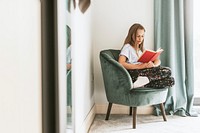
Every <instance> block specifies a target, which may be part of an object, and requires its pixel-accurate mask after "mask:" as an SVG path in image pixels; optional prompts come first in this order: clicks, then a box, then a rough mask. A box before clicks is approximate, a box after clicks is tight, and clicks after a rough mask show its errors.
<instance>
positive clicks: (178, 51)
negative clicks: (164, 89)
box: [154, 0, 196, 116]
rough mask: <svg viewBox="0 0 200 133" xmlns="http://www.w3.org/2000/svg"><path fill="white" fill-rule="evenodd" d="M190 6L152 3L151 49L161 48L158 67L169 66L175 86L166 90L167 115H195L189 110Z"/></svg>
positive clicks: (185, 1) (162, 0)
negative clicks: (152, 38) (152, 32)
mask: <svg viewBox="0 0 200 133" xmlns="http://www.w3.org/2000/svg"><path fill="white" fill-rule="evenodd" d="M191 7H192V1H189V0H154V28H155V29H154V32H155V33H154V36H155V38H154V41H155V49H157V48H159V47H161V48H163V49H164V52H163V53H162V55H161V56H160V59H161V62H162V65H163V66H168V67H170V68H171V69H172V76H173V77H174V78H175V85H174V86H173V87H172V88H169V91H168V97H167V100H166V103H165V109H166V112H167V114H176V115H181V116H196V113H195V112H194V111H193V109H192V107H193V98H194V97H193V96H194V83H193V81H194V80H193V79H194V73H193V58H192V57H193V34H192V33H193V26H192V23H193V22H192V13H191V10H190V9H192V8H191ZM189 19H190V20H189ZM188 20H189V21H188ZM156 112H157V113H158V108H157V110H156Z"/></svg>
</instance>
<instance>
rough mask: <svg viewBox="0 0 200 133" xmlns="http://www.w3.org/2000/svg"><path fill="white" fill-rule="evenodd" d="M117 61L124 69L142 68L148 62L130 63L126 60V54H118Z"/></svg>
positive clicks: (145, 66)
mask: <svg viewBox="0 0 200 133" xmlns="http://www.w3.org/2000/svg"><path fill="white" fill-rule="evenodd" d="M118 62H119V63H120V64H121V65H122V66H123V67H125V68H126V69H129V70H130V69H144V68H147V65H148V63H141V64H130V63H127V62H126V56H123V55H120V56H119V60H118Z"/></svg>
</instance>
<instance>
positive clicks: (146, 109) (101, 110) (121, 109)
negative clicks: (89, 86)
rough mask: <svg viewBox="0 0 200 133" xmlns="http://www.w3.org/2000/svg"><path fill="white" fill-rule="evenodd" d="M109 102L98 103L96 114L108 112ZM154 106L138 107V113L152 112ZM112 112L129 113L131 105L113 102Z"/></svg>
mask: <svg viewBox="0 0 200 133" xmlns="http://www.w3.org/2000/svg"><path fill="white" fill-rule="evenodd" d="M107 108H108V104H96V105H95V109H96V114H106V112H107ZM152 113H153V107H152V106H142V107H138V108H137V114H152ZM111 114H129V107H128V106H123V105H117V104H113V106H112V109H111Z"/></svg>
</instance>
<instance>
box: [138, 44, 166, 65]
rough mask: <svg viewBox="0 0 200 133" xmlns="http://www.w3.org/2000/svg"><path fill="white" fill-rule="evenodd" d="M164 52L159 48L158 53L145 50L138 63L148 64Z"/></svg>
mask: <svg viewBox="0 0 200 133" xmlns="http://www.w3.org/2000/svg"><path fill="white" fill-rule="evenodd" d="M162 52H163V49H161V48H159V49H158V50H157V51H153V50H145V51H144V52H143V54H142V55H141V56H140V58H139V59H138V62H142V63H147V62H149V61H154V60H156V59H157V58H158V56H159V55H160V54H161V53H162Z"/></svg>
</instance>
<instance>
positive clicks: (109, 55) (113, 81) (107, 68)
mask: <svg viewBox="0 0 200 133" xmlns="http://www.w3.org/2000/svg"><path fill="white" fill-rule="evenodd" d="M119 53H120V50H113V49H109V50H102V51H101V52H100V62H101V69H102V74H103V81H104V86H105V91H106V97H107V100H108V101H109V102H111V103H123V102H124V100H125V101H127V100H128V96H127V95H129V93H130V90H131V88H132V84H133V83H132V79H131V77H130V75H129V73H128V71H127V70H126V69H125V68H124V67H123V66H122V65H121V64H120V63H119V62H118V57H119Z"/></svg>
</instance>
